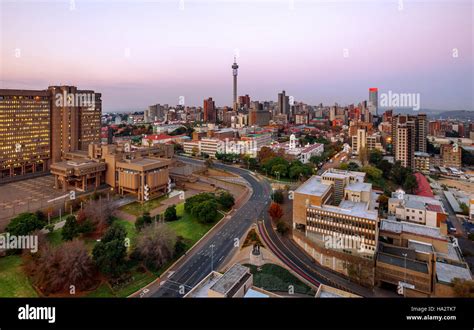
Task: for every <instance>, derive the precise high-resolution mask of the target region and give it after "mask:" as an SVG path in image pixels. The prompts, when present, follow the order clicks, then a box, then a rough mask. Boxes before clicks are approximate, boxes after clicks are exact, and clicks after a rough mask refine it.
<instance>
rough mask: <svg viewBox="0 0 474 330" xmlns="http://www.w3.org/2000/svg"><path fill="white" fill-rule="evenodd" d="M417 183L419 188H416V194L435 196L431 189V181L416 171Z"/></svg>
mask: <svg viewBox="0 0 474 330" xmlns="http://www.w3.org/2000/svg"><path fill="white" fill-rule="evenodd" d="M415 177H416V183H417V184H418V188H417V189H416V192H415V193H416V195H418V196H425V197H434V195H433V191H432V190H431V187H430V183H429V182H428V180H427V179H426V177H425V176H424V175H423V174H421V173H415Z"/></svg>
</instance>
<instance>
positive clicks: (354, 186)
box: [345, 182, 372, 192]
mask: <svg viewBox="0 0 474 330" xmlns="http://www.w3.org/2000/svg"><path fill="white" fill-rule="evenodd" d="M345 189H346V190H350V191H365V192H369V191H371V190H372V184H370V183H366V182H355V183H351V184H349V185H348V186H347V187H346V188H345Z"/></svg>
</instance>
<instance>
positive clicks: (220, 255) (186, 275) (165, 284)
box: [143, 157, 270, 297]
mask: <svg viewBox="0 0 474 330" xmlns="http://www.w3.org/2000/svg"><path fill="white" fill-rule="evenodd" d="M180 160H182V161H184V162H187V163H194V164H202V161H199V160H195V159H190V158H185V157H180ZM213 167H214V168H217V169H225V170H226V171H229V172H232V173H234V174H237V175H239V176H241V177H242V178H244V179H245V180H246V181H247V182H249V184H250V187H251V188H252V190H253V191H252V195H251V196H250V197H249V200H248V201H247V202H246V203H245V204H244V205H243V206H241V207H240V208H239V209H238V210H236V211H235V212H234V213H232V214H231V217H230V219H225V218H224V219H222V220H221V221H225V223H223V225H221V226H220V227H219V229H218V230H215V231H212V229H211V232H210V233H209V234H208V235H207V236H206V237H205V239H203V240H202V241H201V242H199V243H198V245H197V246H196V247H195V248H194V249H193V251H192V252H191V254H189V255H188V256H187V257H186V258H185V260H184V261H183V262H182V263H181V264H180V265H179V267H176V269H172V270H171V272H168V273H167V274H165V276H164V278H163V279H162V280H161V281H159V282H157V284H156V285H155V286H153V285H152V286H149V287H148V290H149V291H148V292H147V294H146V295H143V296H145V297H182V296H184V295H185V294H186V293H188V292H189V291H190V290H191V288H192V287H194V286H195V285H196V284H198V283H199V282H200V281H201V280H202V279H203V278H204V277H206V276H207V275H208V274H209V273H210V272H211V271H212V270H216V269H219V267H220V266H221V265H222V264H223V262H224V261H225V259H226V257H227V256H228V255H230V254H232V253H233V251H232V250H233V249H236V247H235V240H236V239H238V240H240V239H241V238H242V236H243V235H244V234H245V232H246V231H247V230H248V229H249V228H250V226H251V225H252V224H254V223H256V221H257V219H259V217H261V216H262V213H266V206H268V203H269V201H270V186H269V184H268V182H267V181H266V180H259V179H258V178H257V177H256V176H255V175H254V174H253V173H251V172H250V171H247V170H243V169H241V168H237V167H234V166H227V165H222V164H214V165H213ZM235 252H237V250H235Z"/></svg>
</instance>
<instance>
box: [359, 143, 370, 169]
mask: <svg viewBox="0 0 474 330" xmlns="http://www.w3.org/2000/svg"><path fill="white" fill-rule="evenodd" d="M368 159H369V151H368V150H367V148H365V147H362V148H360V150H359V160H360V163H361V164H362V165H365V164H367V161H368Z"/></svg>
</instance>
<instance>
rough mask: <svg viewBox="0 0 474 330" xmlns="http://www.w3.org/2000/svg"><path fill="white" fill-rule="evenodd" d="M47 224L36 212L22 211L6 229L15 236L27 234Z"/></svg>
mask: <svg viewBox="0 0 474 330" xmlns="http://www.w3.org/2000/svg"><path fill="white" fill-rule="evenodd" d="M45 225H46V222H45V221H41V220H39V219H38V217H37V216H36V214H33V213H20V214H19V215H17V216H16V217H15V218H13V219H12V220H11V221H10V223H9V224H8V226H7V227H6V228H5V231H6V232H8V233H10V235H14V236H26V235H29V234H31V233H32V232H33V231H35V230H38V229H41V228H43V227H44V226H45Z"/></svg>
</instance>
